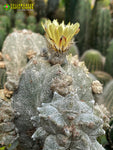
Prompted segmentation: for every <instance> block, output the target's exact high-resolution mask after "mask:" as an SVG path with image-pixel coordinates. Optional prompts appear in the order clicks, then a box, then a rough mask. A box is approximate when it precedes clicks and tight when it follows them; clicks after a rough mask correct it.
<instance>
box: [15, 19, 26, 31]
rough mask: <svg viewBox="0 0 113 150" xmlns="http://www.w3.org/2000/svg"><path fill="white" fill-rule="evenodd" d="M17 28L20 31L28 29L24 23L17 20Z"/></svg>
mask: <svg viewBox="0 0 113 150" xmlns="http://www.w3.org/2000/svg"><path fill="white" fill-rule="evenodd" d="M15 27H16V28H17V29H19V30H21V29H25V28H26V24H25V23H24V22H22V20H16V21H15Z"/></svg>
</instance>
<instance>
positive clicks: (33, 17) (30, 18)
mask: <svg viewBox="0 0 113 150" xmlns="http://www.w3.org/2000/svg"><path fill="white" fill-rule="evenodd" d="M36 22H37V21H36V18H35V16H29V17H27V24H30V23H33V24H35V23H36Z"/></svg>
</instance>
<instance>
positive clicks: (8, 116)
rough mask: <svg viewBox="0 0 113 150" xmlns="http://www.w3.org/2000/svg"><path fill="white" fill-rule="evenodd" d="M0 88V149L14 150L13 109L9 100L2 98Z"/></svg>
mask: <svg viewBox="0 0 113 150" xmlns="http://www.w3.org/2000/svg"><path fill="white" fill-rule="evenodd" d="M3 93H4V91H3V90H0V150H9V149H10V150H14V149H15V148H16V147H15V146H17V140H16V139H17V134H16V130H15V125H14V122H13V120H14V110H13V109H12V107H11V100H8V99H6V98H4V96H2V95H4V94H3Z"/></svg>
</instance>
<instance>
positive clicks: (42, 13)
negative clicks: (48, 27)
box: [34, 0, 46, 20]
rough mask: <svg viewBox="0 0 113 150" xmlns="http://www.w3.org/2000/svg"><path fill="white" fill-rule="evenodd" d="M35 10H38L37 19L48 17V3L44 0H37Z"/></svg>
mask: <svg viewBox="0 0 113 150" xmlns="http://www.w3.org/2000/svg"><path fill="white" fill-rule="evenodd" d="M34 9H35V11H36V12H37V19H38V20H39V19H40V18H41V17H46V4H45V2H44V0H35V6H34Z"/></svg>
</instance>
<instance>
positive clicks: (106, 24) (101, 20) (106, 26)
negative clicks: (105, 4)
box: [95, 8, 111, 55]
mask: <svg viewBox="0 0 113 150" xmlns="http://www.w3.org/2000/svg"><path fill="white" fill-rule="evenodd" d="M96 19H97V21H96V23H97V27H96V30H97V31H95V32H96V37H95V40H96V44H95V48H96V49H98V50H99V51H100V52H101V53H102V54H103V55H106V49H107V48H108V45H109V40H110V33H111V15H110V10H109V9H107V8H102V9H100V10H98V13H97V16H96Z"/></svg>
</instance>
